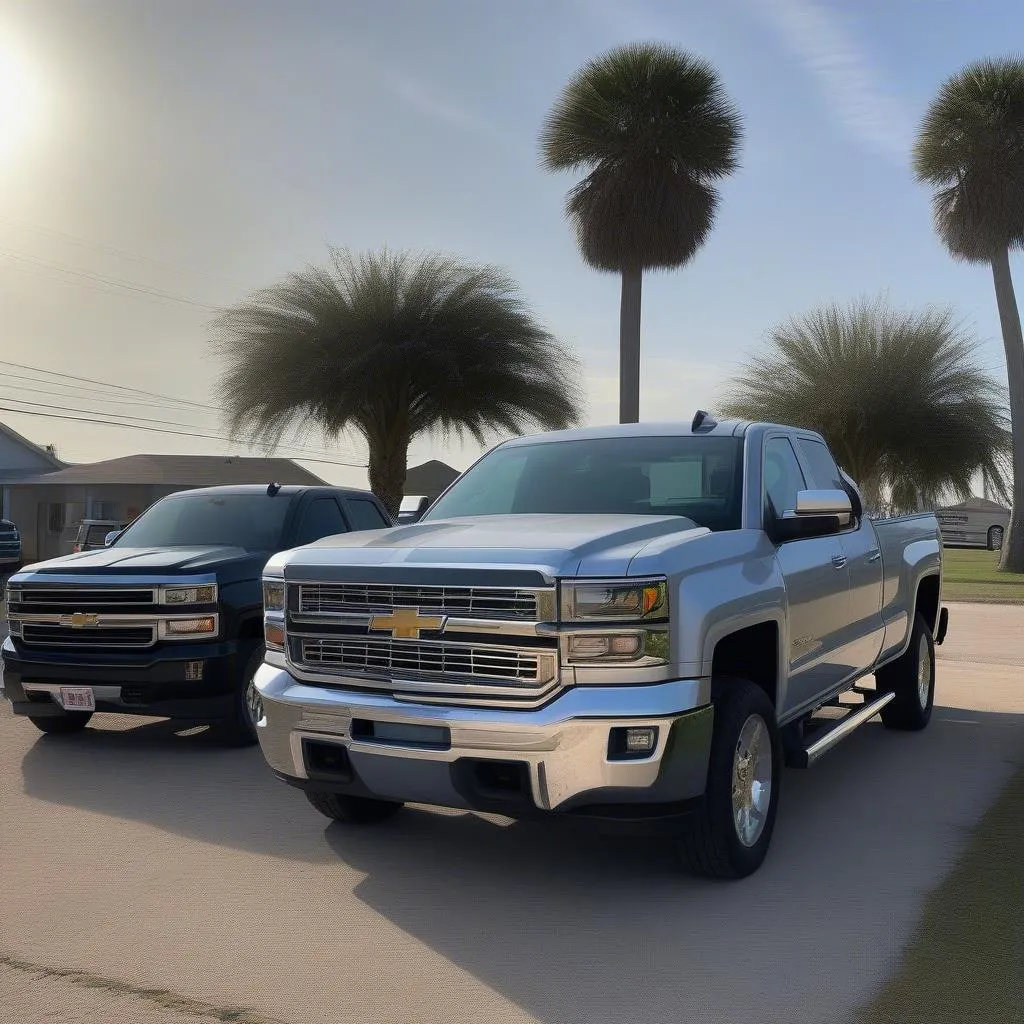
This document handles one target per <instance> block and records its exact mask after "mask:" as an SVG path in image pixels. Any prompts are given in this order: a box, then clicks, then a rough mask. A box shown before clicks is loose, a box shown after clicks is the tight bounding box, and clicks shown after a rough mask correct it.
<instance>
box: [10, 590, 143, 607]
mask: <svg viewBox="0 0 1024 1024" xmlns="http://www.w3.org/2000/svg"><path fill="white" fill-rule="evenodd" d="M10 600H11V604H17V605H23V606H25V607H28V608H44V607H45V608H69V609H71V610H73V611H82V610H83V609H86V608H99V607H106V608H115V607H127V608H131V607H140V606H146V605H152V604H155V603H156V591H155V590H153V589H152V588H145V587H77V586H74V585H71V586H33V585H29V586H26V585H25V584H21V585H20V586H17V587H12V588H11V591H10Z"/></svg>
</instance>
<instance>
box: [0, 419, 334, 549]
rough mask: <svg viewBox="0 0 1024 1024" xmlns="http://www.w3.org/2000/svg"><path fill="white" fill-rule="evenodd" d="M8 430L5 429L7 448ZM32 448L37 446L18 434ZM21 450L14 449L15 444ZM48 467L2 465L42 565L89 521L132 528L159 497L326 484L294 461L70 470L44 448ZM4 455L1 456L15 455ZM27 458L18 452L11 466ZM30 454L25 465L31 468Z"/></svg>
mask: <svg viewBox="0 0 1024 1024" xmlns="http://www.w3.org/2000/svg"><path fill="white" fill-rule="evenodd" d="M7 430H8V428H6V427H2V425H0V444H3V443H4V441H3V439H4V438H5V437H7V436H8V435H7V433H5V432H7ZM9 433H10V434H11V435H14V437H13V439H12V442H13V441H14V440H20V441H21V442H23V443H24V445H28V446H29V447H30V448H31V449H35V448H36V446H35V445H32V444H31V442H29V441H26V440H25V439H24V438H22V437H20V435H18V434H15V433H14V431H10V432H9ZM11 447H12V448H13V444H12V445H11ZM36 450H37V451H38V452H41V453H42V454H43V455H44V456H46V455H50V460H49V461H48V462H44V463H39V462H38V458H37V465H35V466H28V465H26V466H23V467H19V466H17V465H15V466H13V467H12V468H10V469H8V468H7V465H8V464H9V463H8V464H5V463H4V462H3V461H0V487H2V489H3V508H4V510H5V516H6V517H7V518H10V519H12V520H13V521H14V522H15V523H16V524H17V526H18V529H19V531H20V532H21V538H22V551H23V557H24V560H25V561H26V562H35V561H41V560H43V559H46V558H54V557H56V556H57V555H62V554H66V553H68V552H69V551H70V550H71V545H72V544H73V542H74V535H75V532H76V530H77V527H78V524H79V523H80V522H81V521H82V520H83V519H109V520H116V521H118V522H130V521H131V520H132V519H134V518H135V517H136V516H137V515H139V514H140V513H141V512H142V511H143V510H144V509H146V508H148V507H149V506H150V505H151V504H152V503H153V502H154V501H156V500H157V499H158V498H162V497H164V496H165V495H167V494H172V493H173V492H174V491H181V490H187V489H189V488H192V487H210V486H215V485H217V484H260V483H268V484H269V483H271V482H272V481H276V482H277V483H281V484H323V483H324V481H323V480H321V479H320V478H319V477H318V476H316V475H314V474H313V473H311V472H309V470H307V469H303V468H302V467H301V466H299V465H298V464H297V463H295V462H293V461H292V460H291V459H279V458H247V457H239V456H222V455H128V456H125V457H124V458H120V459H108V460H107V461H105V462H93V463H87V464H83V465H74V466H72V465H65V464H64V463H61V462H60V461H59V460H57V459H56V457H55V456H52V454H51V453H47V452H46V451H45V450H44V449H36ZM7 454H8V453H7V451H6V450H4V449H0V455H7ZM19 454H20V453H18V452H14V451H12V452H11V454H10V461H16V458H17V456H18V455H19ZM31 454H32V453H31V452H30V451H26V453H24V455H23V457H22V461H23V462H25V463H28V462H30V461H31V459H30V458H29V456H30V455H31Z"/></svg>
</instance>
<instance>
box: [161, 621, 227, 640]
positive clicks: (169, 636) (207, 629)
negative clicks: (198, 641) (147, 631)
mask: <svg viewBox="0 0 1024 1024" xmlns="http://www.w3.org/2000/svg"><path fill="white" fill-rule="evenodd" d="M216 635H217V616H216V615H199V616H196V618H194V619H161V620H160V639H161V640H173V639H176V638H181V639H185V640H187V639H190V638H193V639H194V638H196V637H211V636H216Z"/></svg>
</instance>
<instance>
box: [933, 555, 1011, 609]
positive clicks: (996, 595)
mask: <svg viewBox="0 0 1024 1024" xmlns="http://www.w3.org/2000/svg"><path fill="white" fill-rule="evenodd" d="M999 554H1000V553H999V552H998V551H977V550H971V549H968V548H944V549H943V552H942V557H943V562H944V565H943V571H942V599H943V601H988V602H992V603H998V604H1024V573H1017V572H1000V571H999Z"/></svg>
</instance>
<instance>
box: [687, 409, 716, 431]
mask: <svg viewBox="0 0 1024 1024" xmlns="http://www.w3.org/2000/svg"><path fill="white" fill-rule="evenodd" d="M717 426H718V420H716V419H714V418H713V417H712V416H711V414H710V413H707V412H705V411H704V410H703V409H698V410H697V415H696V416H694V417H693V423H691V424H690V430H691V431H692V432H693V433H694V434H697V433H705V432H706V431H708V430H714V429H715V427H717Z"/></svg>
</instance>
